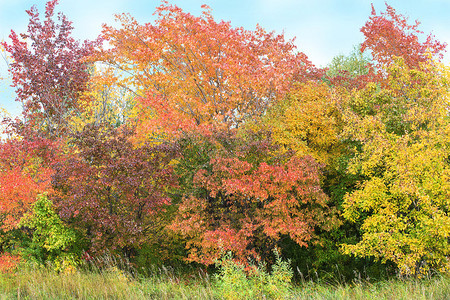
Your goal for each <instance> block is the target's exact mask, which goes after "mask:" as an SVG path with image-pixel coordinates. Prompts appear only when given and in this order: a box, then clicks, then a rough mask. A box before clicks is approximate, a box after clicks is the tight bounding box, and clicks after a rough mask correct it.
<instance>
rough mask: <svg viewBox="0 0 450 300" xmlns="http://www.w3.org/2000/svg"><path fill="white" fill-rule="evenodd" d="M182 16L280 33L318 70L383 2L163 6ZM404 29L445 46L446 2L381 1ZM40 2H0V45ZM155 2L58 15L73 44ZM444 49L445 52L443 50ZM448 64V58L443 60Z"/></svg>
mask: <svg viewBox="0 0 450 300" xmlns="http://www.w3.org/2000/svg"><path fill="white" fill-rule="evenodd" d="M169 2H170V3H171V4H175V5H177V6H179V7H181V8H182V9H183V10H184V11H187V12H190V13H192V14H194V15H197V16H198V15H200V13H201V11H202V9H201V8H200V7H201V5H202V4H207V5H208V6H210V7H211V9H212V14H213V16H214V18H215V19H216V20H217V21H220V20H225V21H230V22H231V24H232V25H233V26H235V27H244V28H245V29H248V30H253V29H255V27H256V24H259V25H260V26H262V27H263V28H264V29H266V30H267V31H275V32H276V33H284V34H285V37H286V38H288V39H292V38H295V45H296V46H297V49H298V51H301V52H304V53H305V54H306V55H307V56H308V57H309V59H310V60H311V61H312V62H313V63H314V64H315V65H317V66H319V67H325V66H326V65H327V64H328V63H330V62H331V60H332V58H333V57H334V56H336V55H339V54H344V55H345V54H349V53H350V52H351V51H352V49H353V48H354V47H355V46H356V45H358V44H360V43H361V42H363V34H362V33H361V32H360V28H361V27H362V26H364V24H365V22H366V21H367V20H368V18H369V16H370V13H371V3H373V5H374V7H375V10H376V11H377V12H380V11H384V10H385V8H386V5H385V0H169ZM387 2H388V3H389V5H391V6H392V7H393V8H394V9H395V10H396V11H397V12H398V13H401V14H402V15H404V16H407V17H408V18H409V20H410V23H414V21H415V20H419V21H420V22H421V26H420V29H421V30H422V31H424V32H425V33H426V34H428V33H432V34H433V35H435V37H436V38H437V39H438V40H439V41H442V42H447V43H448V44H450V16H449V15H450V0H391V1H387ZM45 3H46V1H44V0H0V39H1V40H5V41H7V42H9V38H8V36H9V34H10V32H11V30H14V31H16V33H24V32H26V30H27V25H28V15H27V14H26V12H25V10H27V9H29V8H30V7H31V6H33V5H36V6H37V8H38V9H39V11H40V12H41V13H42V15H43V13H44V7H45ZM160 3H161V2H160V0H60V1H59V5H58V6H57V9H56V10H57V11H62V12H63V13H64V14H65V15H66V16H67V17H68V19H69V20H70V21H72V22H73V26H74V31H73V35H74V37H75V38H77V39H80V40H85V39H91V40H92V39H95V38H96V37H97V36H98V35H99V34H100V32H101V26H102V24H104V23H106V24H108V25H113V24H115V22H114V15H115V14H119V13H124V12H125V13H130V14H131V15H132V16H133V17H134V18H136V20H137V21H138V22H140V23H147V22H151V21H153V20H154V19H155V17H154V16H153V12H154V11H155V7H157V6H159V5H160ZM449 47H450V46H449ZM444 61H445V62H446V63H449V61H450V53H447V55H446V56H445V58H444ZM0 77H2V78H3V80H0V108H4V109H6V110H7V111H8V112H9V113H10V115H12V116H15V115H18V114H20V110H21V108H20V105H19V103H18V102H15V101H14V98H15V96H14V90H13V89H12V88H11V87H10V84H11V82H10V80H9V79H8V72H7V65H6V63H5V62H4V61H3V60H2V59H0Z"/></svg>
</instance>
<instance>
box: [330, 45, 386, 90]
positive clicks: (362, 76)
mask: <svg viewBox="0 0 450 300" xmlns="http://www.w3.org/2000/svg"><path fill="white" fill-rule="evenodd" d="M378 80H379V78H377V76H376V73H375V70H374V68H373V64H372V60H371V58H370V56H368V54H367V53H366V52H362V51H361V47H360V46H357V47H355V48H354V49H353V51H352V52H351V53H350V54H349V55H347V56H344V55H342V54H341V55H338V56H335V57H333V59H332V60H331V63H330V64H329V65H328V70H327V72H326V81H328V82H329V83H330V84H331V85H332V86H335V87H339V86H341V87H345V88H347V89H349V90H351V89H353V88H357V89H361V88H364V87H365V86H366V84H367V83H369V82H377V81H378Z"/></svg>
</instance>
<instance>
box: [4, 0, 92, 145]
mask: <svg viewBox="0 0 450 300" xmlns="http://www.w3.org/2000/svg"><path fill="white" fill-rule="evenodd" d="M57 3H58V0H52V1H48V2H47V4H46V8H45V20H44V21H43V22H41V21H40V19H39V13H38V11H37V9H36V7H35V6H33V7H32V8H31V9H30V10H27V13H28V15H29V16H30V21H29V24H28V31H27V33H26V34H20V35H18V34H17V33H15V32H14V31H11V35H10V36H9V37H10V38H11V44H8V43H6V42H3V43H2V45H3V47H4V48H5V50H6V51H7V52H8V53H9V54H10V56H11V58H12V60H13V62H12V63H11V64H10V69H9V72H10V73H11V75H12V81H13V86H14V87H16V94H17V98H16V100H17V101H20V102H21V103H22V105H23V108H24V110H23V118H24V119H23V121H22V120H19V119H16V121H14V122H13V124H12V125H13V126H14V127H15V130H16V131H18V133H19V134H21V135H22V136H27V137H29V136H41V137H49V138H56V137H59V136H61V135H63V134H65V133H66V132H67V130H68V124H67V123H68V120H69V117H70V116H71V115H72V114H73V113H74V111H76V110H77V109H78V108H79V107H78V98H79V96H80V93H81V92H83V91H84V89H85V88H86V83H87V81H88V78H89V74H88V71H87V64H85V63H83V59H84V58H85V57H86V56H87V55H88V54H89V53H91V52H92V51H93V47H94V43H92V42H84V44H83V45H79V43H78V42H76V41H75V40H74V39H73V38H72V37H71V36H70V34H71V32H72V29H73V28H72V25H71V22H70V21H68V20H67V18H66V16H65V15H63V14H62V13H59V14H58V21H59V22H60V23H59V24H58V23H56V22H55V21H54V20H53V18H54V10H55V6H56V5H57Z"/></svg>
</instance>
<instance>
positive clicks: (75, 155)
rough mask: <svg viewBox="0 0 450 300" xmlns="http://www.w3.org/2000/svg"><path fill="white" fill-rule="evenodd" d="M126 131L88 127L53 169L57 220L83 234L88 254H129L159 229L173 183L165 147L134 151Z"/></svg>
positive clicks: (124, 128)
mask: <svg viewBox="0 0 450 300" xmlns="http://www.w3.org/2000/svg"><path fill="white" fill-rule="evenodd" d="M133 134H134V130H133V129H132V128H131V127H127V126H122V127H120V128H114V127H112V125H110V124H99V125H94V124H90V125H87V126H85V128H84V129H83V131H81V132H79V133H76V134H74V135H73V137H72V139H71V143H70V145H71V147H72V148H73V149H72V151H70V153H68V154H67V156H66V157H64V159H63V160H61V161H60V162H59V163H57V164H56V165H55V166H54V169H55V174H54V175H53V181H52V183H53V187H54V189H55V193H54V195H53V196H52V199H53V202H54V204H55V206H56V209H57V211H58V212H59V214H60V216H61V218H62V220H63V221H65V222H67V223H69V224H71V225H72V226H73V228H74V229H76V230H78V231H79V232H81V233H83V235H84V236H85V237H86V238H87V240H88V241H89V242H90V250H91V251H93V252H96V253H102V252H103V251H105V250H111V251H115V250H118V251H123V252H124V253H125V254H128V255H131V254H133V252H134V251H135V250H136V249H137V248H138V247H139V246H141V245H142V244H143V243H144V242H156V240H152V238H154V237H155V236H156V233H155V232H157V231H158V230H161V227H162V226H164V223H162V222H161V218H160V214H161V213H162V212H163V211H164V209H165V208H166V207H167V206H168V205H169V204H170V202H171V201H170V198H169V194H168V193H169V191H170V189H171V188H172V187H173V186H174V185H175V184H176V181H175V177H174V175H173V172H172V166H171V161H172V159H173V157H174V155H175V154H176V149H175V148H173V147H171V146H170V145H167V144H160V145H156V146H155V145H151V144H149V143H146V144H143V145H141V146H140V147H135V146H134V145H133V144H132V143H131V141H130V137H131V136H132V135H133Z"/></svg>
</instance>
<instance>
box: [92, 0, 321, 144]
mask: <svg viewBox="0 0 450 300" xmlns="http://www.w3.org/2000/svg"><path fill="white" fill-rule="evenodd" d="M203 9H204V11H203V13H202V16H200V17H195V16H193V15H191V14H189V13H186V12H183V11H182V10H181V9H180V8H179V7H177V6H174V5H170V4H168V3H167V2H165V1H163V3H162V4H161V5H160V6H159V7H158V8H157V10H156V12H155V15H156V18H157V19H156V21H155V22H154V23H146V24H144V25H140V24H138V23H137V21H136V20H134V19H133V18H132V17H131V16H129V15H125V14H123V15H120V16H118V21H119V22H120V23H121V28H120V29H115V28H113V27H111V26H105V27H104V31H103V37H104V38H105V40H107V41H109V43H110V44H111V46H112V48H111V49H110V50H107V51H104V53H103V55H102V56H101V57H99V58H98V59H101V60H104V61H107V62H108V63H109V64H113V65H116V66H117V67H118V68H119V69H121V70H124V71H126V73H127V76H126V77H125V78H124V79H123V80H122V82H123V84H124V85H126V86H128V87H130V88H134V89H135V90H136V93H137V94H138V95H140V96H142V97H141V98H140V103H141V105H142V107H143V108H146V109H145V110H144V112H143V114H142V115H141V116H140V120H139V121H140V122H141V123H142V124H141V126H139V127H138V130H139V131H138V134H140V135H142V137H141V138H144V137H145V136H150V137H152V135H153V134H154V132H155V131H156V132H161V130H162V133H163V134H169V135H170V136H172V135H175V136H179V133H180V131H183V132H185V131H189V130H192V129H195V128H197V127H199V128H203V127H204V126H208V125H210V124H222V125H225V126H234V127H235V126H238V125H239V124H241V123H242V122H243V121H245V120H247V119H252V118H255V117H258V116H261V115H262V114H263V113H264V112H265V109H266V108H267V107H268V106H269V105H270V104H271V103H273V102H276V100H277V99H279V98H282V97H283V95H284V94H285V93H286V92H287V91H288V89H289V87H290V85H291V83H292V82H293V80H297V81H304V80H305V79H308V78H316V79H317V78H320V75H321V72H320V71H319V70H317V69H316V68H315V67H314V66H313V65H312V64H311V63H310V62H309V61H308V59H307V57H306V55H305V54H303V53H295V46H294V44H293V42H292V41H288V42H287V41H285V39H284V36H283V35H275V34H274V33H267V32H266V31H265V30H264V29H262V28H261V27H259V26H258V27H257V28H256V30H254V31H249V30H244V29H243V28H233V27H232V26H231V24H230V23H229V22H224V21H221V22H217V21H215V20H214V18H213V16H212V14H211V11H210V9H209V7H207V6H206V5H204V6H203ZM130 49H133V51H130ZM128 74H129V75H128Z"/></svg>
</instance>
